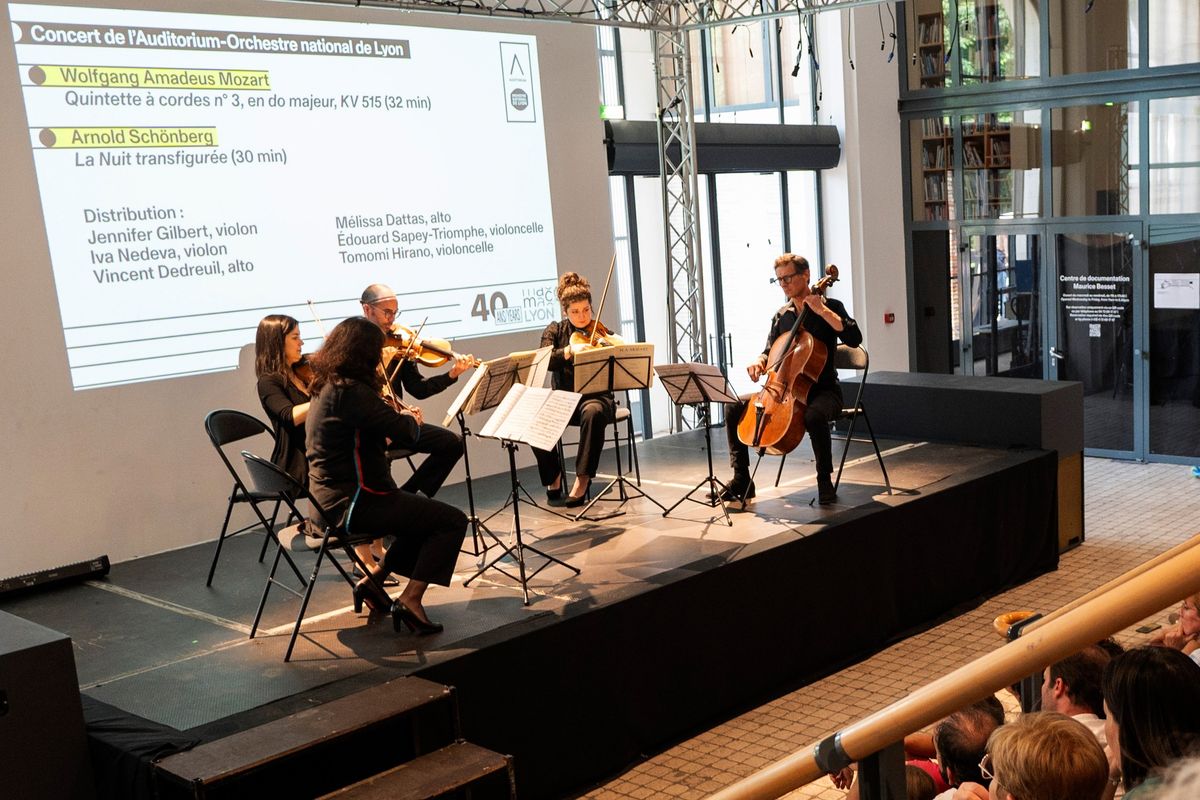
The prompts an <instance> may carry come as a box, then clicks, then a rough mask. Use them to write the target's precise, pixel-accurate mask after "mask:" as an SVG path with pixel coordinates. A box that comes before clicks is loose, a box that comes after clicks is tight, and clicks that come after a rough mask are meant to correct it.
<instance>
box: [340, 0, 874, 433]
mask: <svg viewBox="0 0 1200 800" xmlns="http://www.w3.org/2000/svg"><path fill="white" fill-rule="evenodd" d="M316 1H317V2H337V0H316ZM892 1H893V0H357V2H355V4H356V5H363V6H376V7H383V8H394V9H401V10H408V11H440V12H444V13H452V14H475V15H484V16H490V17H501V18H508V19H513V18H516V19H525V20H547V21H558V22H576V23H584V24H590V25H614V26H618V27H622V28H635V29H641V30H649V31H652V32H653V33H654V71H655V78H656V80H657V84H658V91H657V98H658V109H657V119H658V160H659V166H660V170H661V171H660V174H661V176H662V199H663V222H664V229H663V235H664V240H665V241H666V243H667V248H666V249H667V253H666V268H667V276H666V277H667V298H668V303H669V309H668V311H669V314H670V318H671V352H670V355H671V359H672V361H676V362H678V361H707V358H708V352H707V351H708V342H707V338H706V337H705V335H704V329H705V325H704V284H703V280H702V276H703V270H702V268H701V261H700V253H701V249H700V215H699V209H698V207H697V201H698V197H699V195H698V193H697V187H696V156H695V149H694V147H693V143H694V141H695V115H694V113H693V111H692V81H691V59H690V52H689V45H688V39H689V34H690V32H691V31H694V30H699V29H703V28H709V27H715V26H718V25H724V24H728V23H731V22H748V21H753V20H759V19H772V18H777V17H782V16H787V15H790V14H801V15H805V14H816V13H820V12H823V11H837V10H842V9H850V8H856V7H858V6H873V5H880V4H882V3H885V2H892ZM675 422H676V426H678V425H680V424H682V425H685V426H687V427H694V421H693V420H690V419H685V418H684V417H683V416H682V415H677V416H676V419H675Z"/></svg>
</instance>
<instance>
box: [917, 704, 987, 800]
mask: <svg viewBox="0 0 1200 800" xmlns="http://www.w3.org/2000/svg"><path fill="white" fill-rule="evenodd" d="M1003 724H1004V706H1002V705H1001V704H1000V701H999V700H997V699H996V697H995V696H991V697H988V698H986V699H984V700H980V701H979V702H978V703H974V704H972V705H970V706H968V707H966V708H964V709H963V710H961V711H955V712H954V713H953V714H951V715H950V716H948V717H946V718H945V719H944V720H942V721H941V722H940V723H938V726H937V728H936V729H934V732H933V746H934V749H935V750H936V751H937V758H938V763H939V764H940V765H941V767H942V777H943V778H944V779H945V781H946V783H948V784H949V785H950V786H951V787H959V786H961V785H962V784H965V783H974V784H976V785H979V784H982V783H983V774H982V772H981V771H980V761H982V760H983V756H984V754H985V753H986V752H987V742H988V737H990V736H991V735H992V732H993V731H994V730H996V729H997V728H999V727H1000V726H1001V725H1003ZM956 792H957V789H956V788H950V789H947V790H946V791H944V792H942V793H941V794H939V795H938V796H937V798H938V800H951V798H956V799H957V798H959V797H960V795H959V794H956ZM961 796H962V797H971V795H969V794H966V795H961ZM986 796H987V795H986V794H985V795H983V797H986Z"/></svg>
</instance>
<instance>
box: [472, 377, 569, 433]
mask: <svg viewBox="0 0 1200 800" xmlns="http://www.w3.org/2000/svg"><path fill="white" fill-rule="evenodd" d="M581 399H582V395H579V394H576V393H575V392H561V391H555V390H553V389H544V388H541V387H535V386H525V385H523V384H520V383H518V384H514V385H513V387H512V388H511V389H509V390H508V394H506V395H505V396H504V400H502V401H501V402H500V405H499V406H497V407H496V410H495V412H493V413H492V416H491V418H490V419H488V421H487V424H486V425H484V426H483V429H482V430H480V431H479V435H480V436H488V437H491V438H493V439H508V440H510V441H514V442H524V443H525V444H530V445H533V446H534V447H537V448H538V449H541V450H553V449H554V446H555V444H557V443H558V440H559V439H560V438H561V437H562V433H563V429H564V428H566V427H567V423H569V422H570V421H571V415H572V414H574V413H575V407H576V406H577V405H579V401H580V400H581Z"/></svg>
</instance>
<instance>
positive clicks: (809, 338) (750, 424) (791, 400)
mask: <svg viewBox="0 0 1200 800" xmlns="http://www.w3.org/2000/svg"><path fill="white" fill-rule="evenodd" d="M837 279H838V268H837V267H836V266H834V265H833V264H830V265H829V266H828V267H826V268H825V277H823V278H821V280H819V281H817V283H816V284H815V285H814V286H813V288H812V293H813V294H820V295H823V294H825V291H826V289H828V288H829V287H830V286H831V285H832V284H833V283H835V282H836V281H837ZM811 313H812V311H811V309H809V308H808V307H805V308H804V309H803V310H802V311H801V312H800V313H799V314H798V315H797V316H796V324H795V325H793V326H792V329H791V330H790V331H788V332H787V333H783V334H780V335H779V337H778V338H777V339H776V340H775V341H774V342H773V343H772V344H771V351H770V354H769V355H768V356H767V365H768V367H767V373H766V383H765V385H764V386H763V388H762V390H760V391H759V393H758V394H757V395H755V396H754V397H753V398H752V399H751V402H750V403H748V404H747V405H746V411H745V413H743V414H742V418H741V420H740V421H739V422H738V428H737V431H738V440H739V441H741V442H742V443H743V444H745V445H746V446H748V447H753V448H756V449H765V450H766V451H767V452H769V453H772V454H774V455H782V454H784V453H790V452H791V451H792V450H794V449H795V448H796V445H798V444H800V440H801V439H803V438H804V411H805V408H806V406H807V404H808V394H809V392H810V391H811V390H812V387H813V386H814V385H815V384H816V382H817V380H818V379H819V378H820V377H821V371H822V370H824V369H825V364H826V362H827V361H828V360H829V353H828V350H827V349H826V347H825V345H824V343H822V342H820V341H818V340H817V339H816V338H815V337H813V335H812V334H811V333H809V332H808V331H807V330H806V329H805V327H804V324H805V322H807V321H808V319H809V318H810V317H809V315H810V314H811Z"/></svg>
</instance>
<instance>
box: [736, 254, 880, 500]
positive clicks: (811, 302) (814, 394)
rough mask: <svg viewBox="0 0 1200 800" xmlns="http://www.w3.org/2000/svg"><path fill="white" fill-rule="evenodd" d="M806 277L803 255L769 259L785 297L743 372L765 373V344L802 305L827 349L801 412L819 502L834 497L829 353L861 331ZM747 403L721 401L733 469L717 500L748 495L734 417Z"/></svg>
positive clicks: (838, 391)
mask: <svg viewBox="0 0 1200 800" xmlns="http://www.w3.org/2000/svg"><path fill="white" fill-rule="evenodd" d="M809 277H810V272H809V267H808V260H807V259H805V258H804V257H803V256H798V255H796V254H794V253H784V254H783V255H781V256H780V257H779V258H777V259H775V278H774V280H773V281H772V283H778V284H779V287H780V288H781V289H783V294H784V297H786V298H787V300H788V302H787V305H785V306H784V307H783V308H781V309H779V310H778V311H776V312H775V316H774V318H773V319H772V320H771V332H770V333H769V334H768V335H767V346H766V348H764V349H763V352H762V353H761V354H760V355H759V357H758V358H757V359H756V360H755V361H754V362H753V363H751V364H750V365H749V366H748V367H747V368H746V371H747V373H749V375H750V379H751V380H752V381H755V382H758V380H759V379H760V378H762V377H763V376H764V375H765V374H766V373H767V371H768V367H769V365H768V364H767V358H768V354H769V353H770V351H771V345H772V344H774V342H775V340H776V339H778V338H779V337H780V336H781V335H785V334H787V333H788V332H790V331H791V329H792V326H793V325H795V323H796V318H797V315H798V314H800V312H801V311H803V310H804V309H805V308H807V309H808V310H809V312H810V313H809V314H808V317H807V319H806V321H805V324H804V326H803V327H804V328H805V330H807V331H808V332H809V333H810V334H812V336H813V338H814V339H816V340H817V341H819V342H821V343H822V344H824V345H825V348H826V351H827V352H828V354H829V358H828V359H827V360H826V362H825V368H824V369H823V370H822V371H821V374H820V376H819V378H818V379H817V381H816V383H815V385H814V386H813V388H812V390H811V391H810V392H809V395H808V404H807V407H806V409H805V413H804V428H805V430H806V431H807V432H808V438H809V441H811V442H812V450H813V456H814V458H815V460H816V466H817V498H818V500H819V501H820V503H821V504H822V505H825V504H828V503H832V502H834V501H835V500H837V494H836V493H835V492H834V489H833V444H832V441H831V439H830V435H829V425H830V423H831V422H832V421H833V420H834V419H836V418H837V415H838V413H839V412H840V411H841V409H842V402H843V401H842V387H841V384H840V383H839V382H838V377H837V370H836V369H834V366H833V363H834V359H833V354H834V353H835V352H836V351H837V345H838V341H839V340H841V341H842V342H844V343H846V344H847V345H849V346H851V347H857V346H858V345H860V344H862V331H861V330H860V329H859V327H858V323H856V322H855V321H854V319H853V318H851V317H850V315H849V314H848V313H847V312H846V307H845V306H844V305H842V303H841V302H840V301H838V300H835V299H833V298H829V299H826V298H825V297H823V296H822V295H820V294H816V293H813V292H812V290H811V287H810V285H809ZM748 404H749V398H748V397H743V398H742V399H741V401H739V402H738V403H730V404H729V405H728V406H726V412H725V432H726V434H727V435H728V437H729V466H730V467H732V468H733V478H732V479H731V480H730V481H729V483H728V489H727V490H726V491H724V492H722V496H721V499H722V500H738V499H740V498H742V497H745V498H746V499H750V498H752V497H754V484H753V482H751V480H750V450H749V448H748V447H747V446H746V445H745V444H743V443H742V442H741V441H740V440H739V439H738V431H737V427H738V421H739V420H741V418H742V414H743V413H745V411H746V408H747V406H748Z"/></svg>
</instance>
